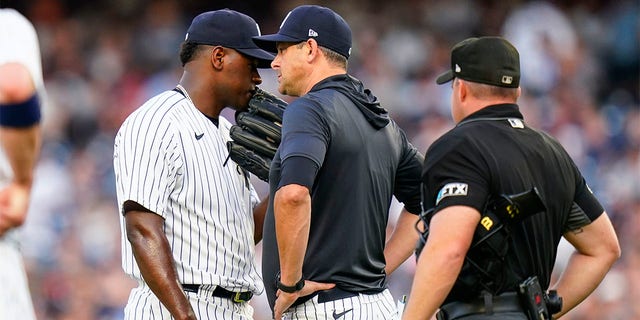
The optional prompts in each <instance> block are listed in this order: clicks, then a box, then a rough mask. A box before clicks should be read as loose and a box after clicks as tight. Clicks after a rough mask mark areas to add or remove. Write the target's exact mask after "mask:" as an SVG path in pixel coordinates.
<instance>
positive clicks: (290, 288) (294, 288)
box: [276, 274, 304, 293]
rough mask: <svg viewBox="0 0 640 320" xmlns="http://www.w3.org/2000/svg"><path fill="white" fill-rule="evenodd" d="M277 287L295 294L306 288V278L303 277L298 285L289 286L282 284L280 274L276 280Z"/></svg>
mask: <svg viewBox="0 0 640 320" xmlns="http://www.w3.org/2000/svg"><path fill="white" fill-rule="evenodd" d="M276 287H278V289H280V290H282V291H284V292H286V293H294V292H297V291H300V290H302V288H304V277H301V278H300V281H298V282H296V284H294V285H292V286H287V285H284V284H283V283H282V282H280V274H278V278H277V279H276Z"/></svg>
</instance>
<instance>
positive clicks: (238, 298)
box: [182, 284, 253, 303]
mask: <svg viewBox="0 0 640 320" xmlns="http://www.w3.org/2000/svg"><path fill="white" fill-rule="evenodd" d="M200 286H201V285H199V284H183V285H182V288H183V289H184V291H187V292H194V293H198V290H199V289H200ZM211 295H212V296H214V297H218V298H225V299H230V300H231V301H233V302H235V303H241V302H248V301H249V300H251V298H252V297H253V293H252V292H249V291H247V292H233V291H229V290H227V289H225V288H223V287H221V286H216V288H215V290H213V292H211Z"/></svg>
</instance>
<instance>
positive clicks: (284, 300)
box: [273, 280, 336, 320]
mask: <svg viewBox="0 0 640 320" xmlns="http://www.w3.org/2000/svg"><path fill="white" fill-rule="evenodd" d="M335 286H336V284H335V283H320V282H315V281H310V280H305V281H304V287H302V290H300V291H296V292H293V293H286V292H284V291H282V290H278V291H277V292H276V297H277V298H276V305H275V308H274V309H273V312H274V319H278V320H280V319H282V314H283V313H284V312H285V311H287V309H289V307H291V305H292V304H293V303H294V302H296V300H298V298H300V297H304V296H308V295H310V294H312V293H314V292H316V291H322V290H329V289H331V288H333V287H335Z"/></svg>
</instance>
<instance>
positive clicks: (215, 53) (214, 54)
mask: <svg viewBox="0 0 640 320" xmlns="http://www.w3.org/2000/svg"><path fill="white" fill-rule="evenodd" d="M224 56H225V52H224V48H223V47H221V46H216V47H214V48H213V50H212V51H211V57H210V59H211V66H212V67H213V68H214V69H216V70H221V69H222V66H223V64H224Z"/></svg>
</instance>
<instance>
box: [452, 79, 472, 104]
mask: <svg viewBox="0 0 640 320" xmlns="http://www.w3.org/2000/svg"><path fill="white" fill-rule="evenodd" d="M453 81H458V89H456V88H455V86H454V87H453V90H460V91H459V92H458V97H459V98H460V101H465V100H466V99H467V95H468V94H469V91H468V89H469V88H467V83H466V82H464V81H461V80H460V79H453Z"/></svg>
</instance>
